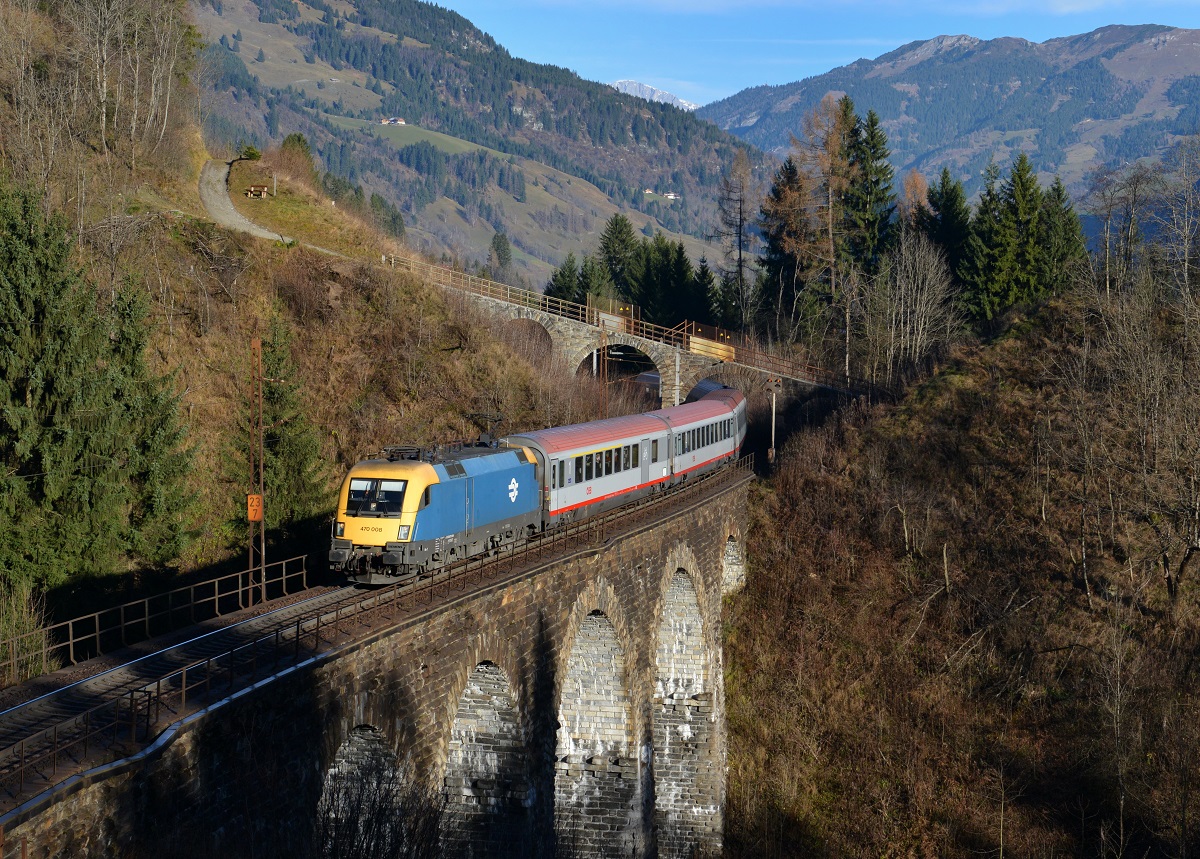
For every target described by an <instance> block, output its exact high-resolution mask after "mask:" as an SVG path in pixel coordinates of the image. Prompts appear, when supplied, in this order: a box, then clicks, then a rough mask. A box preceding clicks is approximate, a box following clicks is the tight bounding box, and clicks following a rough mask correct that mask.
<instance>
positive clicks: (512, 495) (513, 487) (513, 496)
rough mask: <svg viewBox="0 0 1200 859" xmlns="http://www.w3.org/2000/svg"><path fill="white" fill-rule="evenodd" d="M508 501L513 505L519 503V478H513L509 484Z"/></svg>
mask: <svg viewBox="0 0 1200 859" xmlns="http://www.w3.org/2000/svg"><path fill="white" fill-rule="evenodd" d="M508 500H509V501H511V502H512V503H513V504H516V503H517V478H515V477H514V478H513V479H512V480H511V481H509V484H508Z"/></svg>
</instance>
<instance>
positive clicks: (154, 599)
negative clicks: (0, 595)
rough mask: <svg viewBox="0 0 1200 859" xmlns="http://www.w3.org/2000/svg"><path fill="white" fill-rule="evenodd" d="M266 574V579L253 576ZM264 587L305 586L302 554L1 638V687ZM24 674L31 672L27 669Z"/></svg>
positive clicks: (240, 605) (236, 603)
mask: <svg viewBox="0 0 1200 859" xmlns="http://www.w3.org/2000/svg"><path fill="white" fill-rule="evenodd" d="M260 573H265V581H263V580H255V576H256V575H258V574H260ZM264 588H267V589H269V592H270V593H273V594H274V595H275V596H273V597H271V599H278V598H279V597H283V596H290V595H292V594H294V593H298V592H300V591H305V590H308V565H307V558H306V557H305V556H299V557H295V558H287V559H286V560H282V561H275V562H274V563H271V564H268V565H267V566H266V569H265V571H264V570H262V568H260V567H255V568H254V569H251V570H243V571H242V572H238V573H230V574H229V575H225V576H220V577H218V578H215V579H207V580H205V581H202V582H195V583H194V584H191V585H185V586H183V587H179V588H175V589H173V590H170V591H166V592H165V593H161V594H154V595H151V596H147V597H143V598H142V599H139V600H133V601H132V602H127V603H124V604H122V605H117V606H112V607H111V608H106V609H101V610H99V611H94V612H91V613H90V614H85V615H81V616H80V617H75V618H71V619H70V620H65V621H62V622H61V623H56V624H54V625H52V626H48V627H44V628H42V629H37V630H33V631H32V632H27V633H23V634H21V635H18V636H14V637H12V638H8V639H5V640H3V641H0V689H2V688H6V687H8V686H10V685H14V684H15V683H17V682H20V681H19V680H17V678H18V677H20V676H21V674H22V673H24V672H22V668H26V669H29V668H32V667H37V668H39V669H40V673H41V674H48V673H49V672H50V671H52V670H55V668H57V667H61V666H62V665H78V664H79V663H80V662H83V661H85V660H87V659H92V658H94V657H96V656H103V655H104V654H105V653H111V652H112V651H113V650H116V649H119V648H121V647H128V646H129V645H130V644H136V643H137V642H140V641H145V640H147V639H150V638H153V637H155V636H157V635H165V634H167V633H169V632H173V631H175V630H178V629H182V628H184V627H185V626H194V625H195V624H197V623H200V622H202V621H205V620H211V619H212V618H215V617H223V616H224V615H226V614H231V613H233V612H235V611H240V610H242V609H245V608H247V607H249V606H250V605H253V604H254V596H255V595H256V594H257V593H259V592H261V591H262V590H263V589H264ZM27 676H28V677H32V676H36V674H33V673H30V674H27Z"/></svg>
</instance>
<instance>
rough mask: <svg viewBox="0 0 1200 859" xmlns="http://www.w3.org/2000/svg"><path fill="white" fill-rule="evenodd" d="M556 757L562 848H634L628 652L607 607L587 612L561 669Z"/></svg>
mask: <svg viewBox="0 0 1200 859" xmlns="http://www.w3.org/2000/svg"><path fill="white" fill-rule="evenodd" d="M560 689H561V691H560V693H559V705H558V731H557V735H556V743H555V755H554V757H555V763H554V829H555V838H556V841H557V843H558V845H559V850H560V852H562V851H565V852H567V853H568V854H571V855H581V856H628V855H630V854H631V853H632V852H633V849H634V838H635V836H634V834H633V832H632V831H631V816H632V811H633V808H634V802H635V797H636V794H637V785H638V766H637V760H636V758H635V757H634V755H633V751H632V750H633V743H632V736H633V731H632V713H631V704H630V695H629V687H628V681H627V671H626V652H625V648H624V647H622V645H621V642H620V640H619V638H618V635H617V629H616V627H614V625H613V623H612V621H611V620H610V619H609V617H608V615H606V614H605V613H604V612H603V611H601V610H599V609H595V610H592V611H590V612H589V613H588V614H587V615H586V616H585V617H583V618H582V620H581V621H580V623H579V624H578V627H577V629H576V631H575V636H574V639H573V640H572V643H571V651H570V656H569V657H568V659H567V665H566V670H565V672H564V674H563V676H562V684H561V687H560Z"/></svg>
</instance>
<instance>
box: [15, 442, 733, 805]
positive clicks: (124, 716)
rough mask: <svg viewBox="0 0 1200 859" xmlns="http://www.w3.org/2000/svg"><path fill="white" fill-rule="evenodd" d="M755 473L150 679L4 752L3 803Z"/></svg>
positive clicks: (346, 603)
mask: <svg viewBox="0 0 1200 859" xmlns="http://www.w3.org/2000/svg"><path fill="white" fill-rule="evenodd" d="M753 474H754V457H753V455H752V454H751V455H747V456H745V457H742V458H741V459H740V460H737V461H736V462H733V463H731V464H730V465H728V466H727V467H725V468H723V469H721V470H719V471H716V472H712V473H710V474H706V475H703V476H702V477H700V478H698V479H696V480H691V481H688V482H687V483H685V484H683V485H681V486H679V487H675V488H673V489H671V490H668V491H665V492H662V493H659V494H657V495H654V496H650V497H649V498H647V499H643V501H642V502H639V503H636V504H630V505H626V506H625V507H621V508H618V509H616V510H613V511H610V512H609V513H605V514H603V515H599V516H593V517H589V518H587V519H583V520H581V521H579V522H576V523H574V524H572V525H568V526H566V527H564V528H559V529H556V530H555V531H554V532H552V533H549V534H547V535H546V536H545V537H543V538H541V539H537V540H531V541H528V542H526V543H525V544H523V545H522V546H521V547H520V548H519V549H517V550H515V551H511V552H507V553H505V554H503V555H500V556H499V557H492V558H477V559H467V560H465V561H462V562H460V563H458V564H456V565H454V566H452V567H449V568H446V569H444V570H443V571H440V572H439V574H437V575H435V576H432V577H430V578H428V579H418V580H410V581H406V582H398V583H396V584H393V585H389V586H387V587H384V588H382V589H377V590H372V591H356V592H354V593H352V594H351V596H349V597H348V598H347V599H345V600H343V601H341V602H339V603H337V604H336V605H334V606H325V607H322V608H320V609H317V610H314V611H313V612H312V613H310V614H305V615H302V616H300V617H298V618H296V619H295V620H294V621H289V622H287V623H286V624H280V625H279V626H277V627H276V628H274V629H272V630H270V631H269V632H267V633H265V634H264V635H261V636H259V637H258V638H255V639H254V640H253V641H250V642H247V643H244V644H241V645H238V646H235V647H232V648H230V649H228V650H226V651H224V652H223V653H220V654H217V655H215V656H211V657H207V658H205V659H201V660H197V661H195V662H192V663H190V664H188V665H186V666H184V667H182V668H178V669H175V670H173V671H171V672H169V673H167V674H164V675H162V676H161V677H158V678H154V679H151V680H149V681H147V682H146V683H145V685H142V686H140V687H138V688H136V689H132V690H130V691H128V692H125V693H123V694H121V695H120V696H118V697H116V698H114V699H111V700H109V701H105V702H104V703H102V704H99V705H97V706H95V707H93V708H91V709H89V710H87V711H85V712H83V713H80V714H78V715H76V716H73V717H71V718H69V719H66V720H63V721H61V722H59V723H56V724H54V725H52V726H49V727H47V728H45V729H43V730H41V731H38V732H37V733H35V734H32V735H30V736H27V737H25V738H24V739H22V740H21V741H20V742H18V743H17V744H16V745H13V746H10V747H8V748H7V749H3V750H0V793H3V794H6V795H7V796H8V797H9V800H10V803H9V804H12V803H13V802H19V801H21V800H22V799H23V797H24V794H25V792H26V789H27V788H30V787H35V786H36V787H37V788H39V789H46V788H48V787H51V786H53V785H54V784H57V783H58V782H60V781H61V780H62V778H65V777H66V776H65V775H64V776H62V777H61V778H60V776H59V771H60V768H61V769H63V770H66V771H67V772H69V773H74V772H77V771H78V770H79V769H80V768H81V767H83V766H84V765H85V763H86V759H87V758H88V755H89V754H90V753H91V752H93V751H97V750H99V749H100V748H101V747H103V748H104V749H105V750H107V751H108V752H109V754H110V756H111V755H112V754H113V753H114V752H115V753H117V754H123V753H127V752H128V751H130V750H131V748H136V747H139V746H142V745H144V744H146V743H147V742H149V741H150V740H151V739H152V738H153V737H154V736H155V731H156V728H157V726H158V725H159V724H160V722H162V721H163V719H164V718H165V719H167V720H168V721H169V722H174V721H177V720H178V719H179V718H180V717H181V716H182V715H184V714H185V713H186V712H187V711H188V707H189V702H191V704H193V705H194V704H196V703H197V702H198V701H205V700H211V697H212V695H213V694H224V695H228V694H232V693H233V692H234V691H236V690H237V689H239V688H245V687H246V686H248V685H250V684H251V683H254V682H256V681H258V680H260V679H263V678H264V677H267V676H270V675H272V674H274V673H277V672H278V671H280V670H281V669H282V668H285V667H288V666H291V665H296V664H299V663H300V662H301V661H302V660H304V659H307V658H310V657H311V656H313V655H315V654H317V653H319V652H320V651H321V648H322V644H323V643H324V642H326V641H329V642H333V641H334V640H335V637H336V636H344V635H346V634H347V633H348V631H349V633H350V634H353V632H354V631H356V630H361V618H362V616H363V615H364V614H366V613H367V612H377V611H385V610H386V611H387V612H388V616H389V620H392V619H394V618H395V617H396V616H397V614H398V613H399V612H401V611H404V610H407V609H411V608H414V607H419V606H421V605H432V604H433V603H434V602H435V600H436V599H437V597H438V594H439V593H441V594H447V593H450V592H452V591H454V590H458V591H463V592H465V591H466V590H467V589H468V587H469V586H470V585H471V584H472V583H473V582H481V581H483V580H484V578H492V577H495V576H497V575H500V574H501V573H503V572H505V571H512V570H514V569H519V568H524V567H525V566H526V565H528V564H529V562H530V561H535V560H538V559H541V558H544V557H546V556H548V555H550V554H552V553H553V554H555V555H561V554H562V552H563V550H564V549H570V548H571V547H572V546H575V545H580V546H584V545H586V546H598V545H600V544H601V543H602V542H603V540H604V539H605V538H606V536H607V534H608V531H609V529H610V528H611V527H613V526H614V525H616V524H617V523H618V522H620V521H621V520H625V519H629V520H630V521H631V523H636V522H637V521H638V517H642V518H646V519H649V518H650V517H651V516H653V515H654V514H655V513H656V512H657V510H658V508H659V507H660V506H662V505H665V504H673V503H677V502H678V503H683V502H686V501H689V500H690V499H691V498H692V497H693V496H698V497H702V498H709V497H711V495H712V493H713V492H714V491H718V490H721V489H722V488H726V487H728V486H730V485H737V484H740V483H741V482H743V481H745V480H748V479H750V478H751V477H752V476H753ZM348 624H352V625H351V626H348ZM125 744H128V747H126V745H125Z"/></svg>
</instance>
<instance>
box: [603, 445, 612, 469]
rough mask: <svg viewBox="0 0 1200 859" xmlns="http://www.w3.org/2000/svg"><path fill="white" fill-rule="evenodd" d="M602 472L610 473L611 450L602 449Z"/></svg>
mask: <svg viewBox="0 0 1200 859" xmlns="http://www.w3.org/2000/svg"><path fill="white" fill-rule="evenodd" d="M604 473H605V474H606V475H608V474H612V451H611V450H606V451H604Z"/></svg>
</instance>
